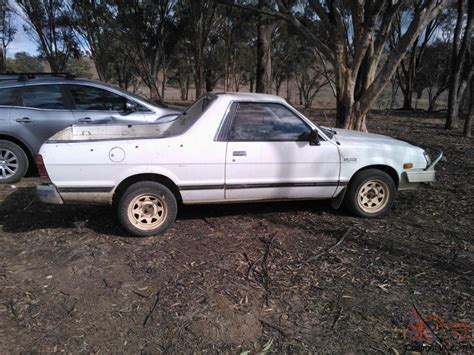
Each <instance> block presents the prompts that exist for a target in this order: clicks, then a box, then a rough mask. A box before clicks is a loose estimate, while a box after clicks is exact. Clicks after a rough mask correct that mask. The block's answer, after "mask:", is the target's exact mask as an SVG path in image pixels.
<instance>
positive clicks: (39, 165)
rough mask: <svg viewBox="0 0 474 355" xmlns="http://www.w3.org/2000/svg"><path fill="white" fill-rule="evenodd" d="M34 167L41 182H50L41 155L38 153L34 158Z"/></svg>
mask: <svg viewBox="0 0 474 355" xmlns="http://www.w3.org/2000/svg"><path fill="white" fill-rule="evenodd" d="M35 162H36V167H37V168H38V173H39V176H40V178H41V180H42V182H43V183H50V182H51V180H50V179H49V176H48V171H47V170H46V166H45V165H44V161H43V157H42V156H41V155H40V154H38V155H37V156H36V159H35Z"/></svg>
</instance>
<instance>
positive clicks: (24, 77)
mask: <svg viewBox="0 0 474 355" xmlns="http://www.w3.org/2000/svg"><path fill="white" fill-rule="evenodd" d="M44 76H46V77H51V78H64V79H67V80H73V79H74V78H75V77H76V76H75V75H73V74H69V73H57V72H52V73H39V72H38V73H2V74H0V81H4V80H18V81H28V80H31V79H36V78H38V77H44Z"/></svg>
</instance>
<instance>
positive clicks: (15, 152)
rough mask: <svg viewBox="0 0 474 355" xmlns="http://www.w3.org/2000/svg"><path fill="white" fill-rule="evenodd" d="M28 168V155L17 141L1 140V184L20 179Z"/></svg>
mask: <svg viewBox="0 0 474 355" xmlns="http://www.w3.org/2000/svg"><path fill="white" fill-rule="evenodd" d="M27 170H28V157H27V156H26V153H25V152H24V150H23V149H21V148H20V147H19V146H18V145H16V144H15V143H12V142H9V141H3V140H0V184H2V183H3V184H11V183H13V182H17V181H20V180H21V178H22V177H23V176H24V175H25V174H26V171H27Z"/></svg>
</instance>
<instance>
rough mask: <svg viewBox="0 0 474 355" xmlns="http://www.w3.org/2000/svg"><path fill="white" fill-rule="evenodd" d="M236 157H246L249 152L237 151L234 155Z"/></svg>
mask: <svg viewBox="0 0 474 355" xmlns="http://www.w3.org/2000/svg"><path fill="white" fill-rule="evenodd" d="M232 155H233V156H234V157H246V156H247V152H246V151H245V150H236V151H234V152H233V153H232Z"/></svg>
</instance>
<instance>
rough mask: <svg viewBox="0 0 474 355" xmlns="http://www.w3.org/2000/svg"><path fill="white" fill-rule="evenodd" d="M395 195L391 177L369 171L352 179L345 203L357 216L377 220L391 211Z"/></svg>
mask: <svg viewBox="0 0 474 355" xmlns="http://www.w3.org/2000/svg"><path fill="white" fill-rule="evenodd" d="M395 194H396V187H395V183H394V181H393V179H392V178H391V176H390V175H388V174H387V173H385V172H383V171H381V170H377V169H367V170H362V171H359V172H358V173H357V174H356V175H355V176H354V177H353V178H352V180H351V181H350V183H349V187H348V189H347V193H346V197H345V201H344V202H345V205H346V207H347V209H348V210H349V211H350V212H352V213H353V214H355V215H356V216H359V217H364V218H376V217H380V216H383V215H385V214H386V213H387V212H388V211H390V209H391V207H392V205H393V201H394V199H395Z"/></svg>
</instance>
